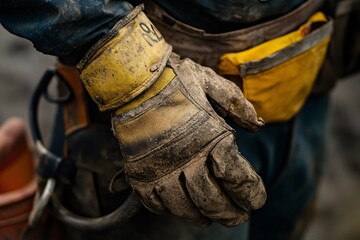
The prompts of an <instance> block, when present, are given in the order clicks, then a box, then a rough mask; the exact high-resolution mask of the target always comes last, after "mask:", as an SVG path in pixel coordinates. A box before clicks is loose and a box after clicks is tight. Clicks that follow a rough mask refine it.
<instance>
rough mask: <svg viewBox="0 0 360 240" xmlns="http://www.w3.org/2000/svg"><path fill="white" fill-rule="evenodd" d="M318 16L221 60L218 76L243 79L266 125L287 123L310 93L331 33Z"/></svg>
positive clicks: (251, 100)
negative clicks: (291, 30) (288, 31)
mask: <svg viewBox="0 0 360 240" xmlns="http://www.w3.org/2000/svg"><path fill="white" fill-rule="evenodd" d="M332 25H333V23H332V21H329V20H328V19H327V18H326V17H325V15H324V14H323V13H321V12H318V13H315V14H314V15H313V16H311V17H310V19H309V20H308V21H307V22H306V23H305V24H304V25H302V26H301V27H300V28H299V29H298V30H296V31H294V32H291V33H288V34H286V35H284V36H281V37H278V38H275V39H272V40H270V41H267V42H264V43H262V44H260V45H258V46H256V47H253V48H251V49H248V50H246V51H242V52H238V53H227V54H224V55H223V56H221V58H220V63H219V66H218V67H219V73H220V74H221V75H224V76H226V75H227V76H229V75H233V76H234V75H235V76H240V77H241V78H242V84H243V85H242V86H241V87H242V89H243V92H244V95H245V97H246V98H247V99H248V100H249V101H250V102H251V103H252V104H253V105H254V107H255V109H256V111H257V113H258V115H259V116H261V117H262V118H263V119H264V120H265V121H266V122H281V121H287V120H289V119H290V118H292V117H293V116H294V115H295V114H296V113H298V112H299V111H300V109H301V107H302V106H303V104H304V102H305V100H306V98H307V97H308V95H309V94H310V92H311V89H312V87H313V84H314V82H315V79H316V77H317V74H318V72H319V70H320V68H321V65H322V63H323V60H324V57H325V54H326V50H327V46H328V44H329V41H330V35H331V33H332Z"/></svg>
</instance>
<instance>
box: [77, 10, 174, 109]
mask: <svg viewBox="0 0 360 240" xmlns="http://www.w3.org/2000/svg"><path fill="white" fill-rule="evenodd" d="M169 48H171V47H170V45H168V44H167V43H166V42H165V41H164V39H163V38H162V36H161V34H160V33H159V32H158V30H156V29H155V27H154V26H153V25H152V23H151V22H150V21H149V19H148V18H147V17H146V16H145V14H144V13H142V12H141V13H139V14H138V15H137V16H136V17H135V18H134V19H133V20H132V21H130V22H129V23H127V24H126V25H125V26H124V27H122V28H121V29H120V30H119V32H118V34H117V36H115V37H114V38H112V39H111V40H110V41H108V42H107V43H106V44H105V45H104V46H102V47H101V48H100V49H99V50H98V51H97V52H96V54H95V56H93V57H92V59H91V60H90V63H89V64H88V65H87V66H86V67H85V68H84V69H83V70H82V72H81V75H80V76H81V79H82V81H83V84H84V86H85V88H86V89H87V91H88V92H89V94H90V96H91V97H92V98H93V100H94V101H95V102H96V103H97V104H98V106H99V108H100V110H101V111H104V110H109V109H114V108H117V107H119V106H122V105H124V104H126V103H127V102H129V101H131V100H132V99H134V98H135V97H136V96H138V95H139V94H140V93H142V92H143V91H144V90H145V89H147V88H148V87H149V86H151V85H152V84H153V83H154V82H155V81H156V78H157V77H158V75H160V72H159V71H160V70H162V69H160V70H159V63H161V62H162V61H163V59H164V56H166V54H167V53H168V52H169Z"/></svg>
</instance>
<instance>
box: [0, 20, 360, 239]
mask: <svg viewBox="0 0 360 240" xmlns="http://www.w3.org/2000/svg"><path fill="white" fill-rule="evenodd" d="M54 62H55V59H54V58H53V57H51V56H46V55H43V54H41V53H39V52H37V51H36V50H35V49H34V48H33V47H32V44H31V43H30V42H28V41H26V40H24V39H20V38H18V37H16V36H13V35H11V34H10V33H8V32H7V31H6V30H4V29H3V28H2V27H1V26H0V124H1V123H2V122H3V121H5V120H6V119H7V118H8V117H11V116H19V117H21V118H23V119H25V121H28V106H29V100H30V96H31V94H32V91H33V90H34V87H35V86H36V84H37V82H38V81H39V79H40V77H41V76H42V74H43V73H44V71H45V70H46V69H47V68H48V67H51V66H52V64H53V63H54ZM359 80H360V72H359V73H358V74H354V75H352V76H350V77H347V78H346V79H343V80H342V81H341V82H339V83H338V85H337V86H336V88H335V89H334V91H333V92H332V94H331V99H332V107H331V111H330V116H329V117H330V127H329V139H328V144H327V155H328V159H327V161H328V162H327V166H326V170H325V174H324V176H323V179H322V182H321V185H320V189H319V195H318V202H317V207H316V215H315V218H314V219H313V221H312V222H311V223H310V227H309V230H308V232H307V234H306V238H305V239H306V240H323V239H324V240H360V108H359V101H360V82H359ZM41 109H42V110H41V114H40V119H41V128H42V132H43V134H44V136H45V139H48V138H49V136H50V132H51V126H52V117H53V113H54V107H53V106H51V105H49V104H45V103H42V104H41Z"/></svg>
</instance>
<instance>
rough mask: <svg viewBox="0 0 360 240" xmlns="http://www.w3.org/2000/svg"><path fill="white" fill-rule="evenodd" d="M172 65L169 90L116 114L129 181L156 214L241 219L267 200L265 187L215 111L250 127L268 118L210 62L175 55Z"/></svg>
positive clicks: (228, 221)
mask: <svg viewBox="0 0 360 240" xmlns="http://www.w3.org/2000/svg"><path fill="white" fill-rule="evenodd" d="M168 67H170V68H172V69H173V70H174V72H175V74H176V77H175V78H174V79H173V80H172V81H171V82H170V83H169V84H168V85H167V86H166V87H165V89H163V90H162V91H161V92H160V93H159V94H157V95H156V96H155V97H153V98H151V99H149V100H147V101H145V102H143V103H142V104H140V105H139V106H137V107H136V108H134V109H132V110H129V111H127V112H125V113H122V114H118V115H114V116H113V117H112V124H113V131H114V133H115V136H116V137H117V139H118V140H119V143H120V146H121V149H122V151H123V153H124V155H125V165H124V170H125V175H126V178H127V181H128V182H129V184H130V185H131V186H132V188H133V189H134V191H135V192H136V193H137V194H138V195H139V197H140V198H141V200H142V202H143V204H144V205H145V206H146V207H147V208H148V209H149V210H151V211H153V212H155V213H159V214H162V213H167V212H171V213H172V214H174V215H177V216H179V217H182V218H184V219H186V220H188V221H190V222H192V223H195V224H198V225H202V226H206V225H208V224H209V223H210V222H211V221H212V220H214V221H216V222H218V223H220V224H223V225H226V226H234V225H238V224H240V223H243V222H244V221H246V220H247V218H248V211H249V210H250V209H257V208H260V207H261V206H262V205H263V204H264V202H265V199H266V193H265V188H264V186H263V183H262V180H261V178H260V177H259V176H258V175H257V174H256V172H255V171H254V170H253V168H252V167H251V165H250V164H249V163H248V161H247V160H246V159H245V158H244V157H243V156H241V154H240V153H239V151H238V149H237V146H236V144H235V141H234V140H235V136H234V131H233V129H232V128H230V127H229V126H228V125H227V124H226V123H225V121H224V120H223V118H221V117H220V116H219V115H218V113H220V114H222V115H223V116H224V115H227V116H229V117H231V118H232V119H233V120H234V121H236V122H237V123H238V124H239V125H241V126H243V127H245V128H247V129H249V130H255V129H257V128H258V127H259V126H262V125H263V124H264V123H263V121H262V119H261V118H258V117H257V115H256V112H255V110H254V108H253V106H252V105H251V104H250V103H249V102H248V101H247V100H246V99H245V98H244V96H243V94H242V92H241V90H240V89H239V88H238V87H237V86H236V85H235V84H234V83H232V82H230V81H228V80H226V79H224V78H222V77H220V76H218V75H217V74H216V73H215V72H213V71H212V70H211V69H209V68H206V67H202V66H200V65H198V64H196V63H194V62H193V61H191V60H190V59H185V60H180V59H179V57H178V56H177V55H175V54H172V56H171V57H170V60H169V62H168ZM209 100H210V101H211V102H212V104H210V103H209ZM214 108H215V109H217V110H218V112H215V110H214Z"/></svg>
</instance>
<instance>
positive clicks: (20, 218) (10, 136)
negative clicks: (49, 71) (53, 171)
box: [0, 118, 36, 240]
mask: <svg viewBox="0 0 360 240" xmlns="http://www.w3.org/2000/svg"><path fill="white" fill-rule="evenodd" d="M35 192H36V181H35V174H34V160H33V157H32V154H31V151H30V149H29V145H28V142H27V138H26V129H25V124H24V122H23V121H22V120H21V119H19V118H10V119H9V120H7V121H6V122H5V123H4V124H2V126H1V127H0V240H5V239H6V240H13V239H14V240H15V239H18V238H19V236H20V233H21V231H22V229H23V228H24V226H25V225H26V223H27V219H28V216H29V214H30V211H31V209H32V205H33V198H34V195H35Z"/></svg>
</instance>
